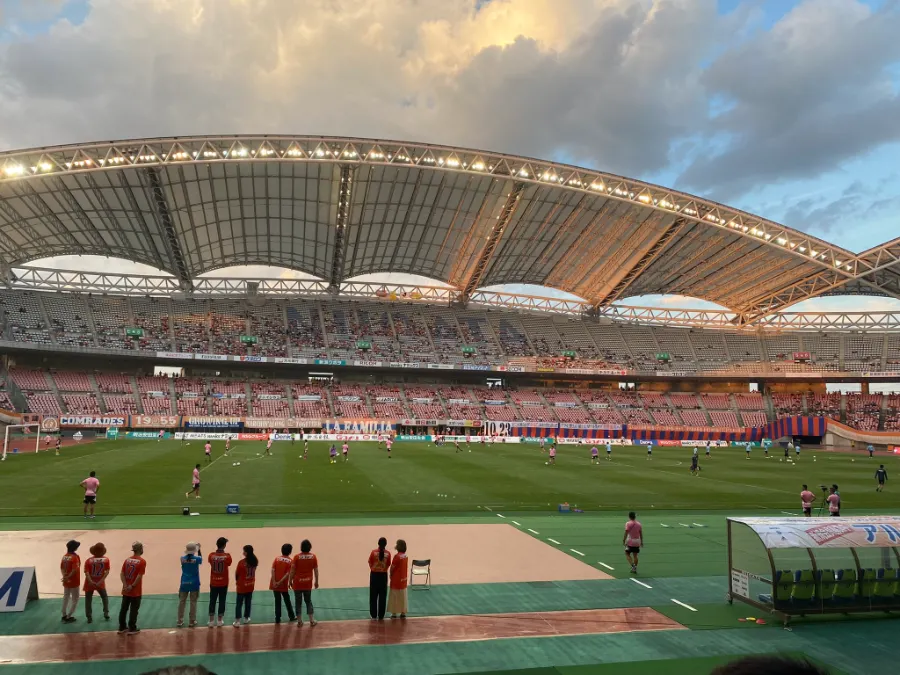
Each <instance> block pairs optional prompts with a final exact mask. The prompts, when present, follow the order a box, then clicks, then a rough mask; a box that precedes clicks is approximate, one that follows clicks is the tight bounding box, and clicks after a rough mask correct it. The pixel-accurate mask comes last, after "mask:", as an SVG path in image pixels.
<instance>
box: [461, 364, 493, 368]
mask: <svg viewBox="0 0 900 675" xmlns="http://www.w3.org/2000/svg"><path fill="white" fill-rule="evenodd" d="M462 369H463V370H490V369H491V367H490V366H482V365H479V364H477V363H464V364H462Z"/></svg>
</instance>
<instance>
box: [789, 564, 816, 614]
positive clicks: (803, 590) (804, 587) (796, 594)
mask: <svg viewBox="0 0 900 675" xmlns="http://www.w3.org/2000/svg"><path fill="white" fill-rule="evenodd" d="M815 594H816V578H815V576H814V575H813V572H812V570H797V571H796V572H794V586H793V588H792V589H791V602H792V603H793V604H795V605H801V606H802V605H811V604H812V602H813V596H814V595H815Z"/></svg>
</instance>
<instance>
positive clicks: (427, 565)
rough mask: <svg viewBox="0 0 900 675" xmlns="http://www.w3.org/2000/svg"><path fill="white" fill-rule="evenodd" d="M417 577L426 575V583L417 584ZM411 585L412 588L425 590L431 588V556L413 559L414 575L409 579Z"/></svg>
mask: <svg viewBox="0 0 900 675" xmlns="http://www.w3.org/2000/svg"><path fill="white" fill-rule="evenodd" d="M416 577H425V583H423V584H418V585H417V584H416ZM409 585H410V587H411V588H420V589H422V590H425V591H427V590H430V589H431V558H429V559H428V560H413V561H412V575H411V577H410V579H409Z"/></svg>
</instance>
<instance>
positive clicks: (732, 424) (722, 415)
mask: <svg viewBox="0 0 900 675" xmlns="http://www.w3.org/2000/svg"><path fill="white" fill-rule="evenodd" d="M709 419H710V420H712V425H713V426H714V427H726V428H729V429H737V428H739V427H740V426H741V425H740V423H739V422H738V418H737V414H736V413H733V412H731V411H730V410H728V411H726V410H710V411H709Z"/></svg>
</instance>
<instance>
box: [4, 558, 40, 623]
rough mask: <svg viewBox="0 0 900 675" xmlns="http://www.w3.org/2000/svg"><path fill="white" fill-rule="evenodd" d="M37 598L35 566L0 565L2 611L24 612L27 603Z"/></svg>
mask: <svg viewBox="0 0 900 675" xmlns="http://www.w3.org/2000/svg"><path fill="white" fill-rule="evenodd" d="M37 599H38V590H37V576H36V575H35V572H34V568H33V567H0V612H24V611H25V604H26V603H27V602H28V601H29V600H37Z"/></svg>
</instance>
